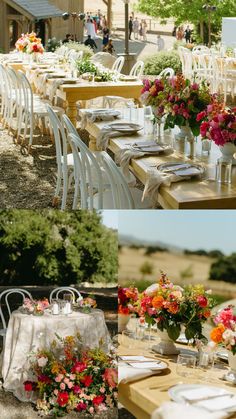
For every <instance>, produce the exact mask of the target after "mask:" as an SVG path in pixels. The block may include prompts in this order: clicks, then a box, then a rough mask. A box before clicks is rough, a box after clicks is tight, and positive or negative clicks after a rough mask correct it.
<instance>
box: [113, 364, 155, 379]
mask: <svg viewBox="0 0 236 419" xmlns="http://www.w3.org/2000/svg"><path fill="white" fill-rule="evenodd" d="M158 372H159V371H152V370H150V369H148V368H142V369H138V368H133V367H131V366H129V365H126V364H123V363H119V367H118V383H121V382H122V383H130V382H132V381H136V380H141V379H142V378H146V377H149V376H150V375H153V374H156V373H158Z"/></svg>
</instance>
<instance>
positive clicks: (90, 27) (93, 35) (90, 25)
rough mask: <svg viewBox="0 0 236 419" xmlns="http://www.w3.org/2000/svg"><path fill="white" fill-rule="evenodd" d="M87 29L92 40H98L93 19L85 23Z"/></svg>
mask: <svg viewBox="0 0 236 419" xmlns="http://www.w3.org/2000/svg"><path fill="white" fill-rule="evenodd" d="M85 29H86V31H87V35H90V36H91V38H92V39H95V38H97V35H96V31H95V26H94V23H93V21H92V19H88V20H87V22H86V23H85Z"/></svg>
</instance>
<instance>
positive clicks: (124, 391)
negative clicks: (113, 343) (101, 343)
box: [118, 338, 236, 419]
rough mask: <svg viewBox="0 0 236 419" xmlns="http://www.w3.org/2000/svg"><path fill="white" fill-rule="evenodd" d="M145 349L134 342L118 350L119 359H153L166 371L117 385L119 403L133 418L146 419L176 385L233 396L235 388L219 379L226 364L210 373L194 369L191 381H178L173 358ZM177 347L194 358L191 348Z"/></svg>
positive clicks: (224, 370) (235, 415)
mask: <svg viewBox="0 0 236 419" xmlns="http://www.w3.org/2000/svg"><path fill="white" fill-rule="evenodd" d="M157 339H158V338H157ZM120 341H121V339H120ZM146 347H147V343H143V342H140V341H135V340H134V345H133V348H132V349H130V348H127V347H125V346H124V345H122V342H121V345H120V346H119V350H118V352H119V355H144V356H148V357H154V359H160V360H162V361H164V362H166V363H167V368H166V369H165V370H163V372H162V373H161V374H158V375H153V376H151V377H148V378H145V379H140V380H136V381H134V382H132V383H127V384H123V383H121V384H119V391H118V394H119V401H120V403H122V405H123V406H124V407H125V408H126V409H127V410H129V411H130V412H131V413H132V414H133V415H134V416H135V418H137V419H150V417H151V414H152V412H153V411H154V410H155V409H157V408H158V407H160V406H161V404H162V403H163V402H165V401H170V396H169V394H168V389H169V388H170V387H172V386H174V385H177V384H179V383H180V382H181V383H184V384H185V383H186V384H203V385H211V386H217V387H222V388H225V389H226V390H227V391H230V392H233V393H235V394H236V387H235V386H233V385H231V384H230V383H228V382H226V381H223V379H222V377H223V375H224V374H225V373H226V372H227V370H228V366H227V364H225V363H223V362H220V361H216V363H215V365H214V368H213V369H212V370H210V371H207V372H206V371H202V370H200V369H198V368H196V369H195V370H193V376H192V377H188V378H186V377H181V376H178V375H177V373H176V360H177V356H175V355H173V356H172V355H169V356H162V355H158V354H156V355H153V353H152V352H150V350H148V349H146ZM178 347H179V349H180V351H181V353H192V354H193V355H196V350H194V349H193V348H191V347H188V346H186V345H178ZM189 351H190V352H189ZM206 374H207V378H206ZM232 418H233V419H236V413H235V414H233V415H232ZM170 419H171V418H170ZM199 419H200V417H199Z"/></svg>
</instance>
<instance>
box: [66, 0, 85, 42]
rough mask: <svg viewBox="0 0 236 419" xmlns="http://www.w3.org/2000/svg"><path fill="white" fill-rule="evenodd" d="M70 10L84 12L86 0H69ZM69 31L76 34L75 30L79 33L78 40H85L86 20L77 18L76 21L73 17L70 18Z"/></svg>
mask: <svg viewBox="0 0 236 419" xmlns="http://www.w3.org/2000/svg"><path fill="white" fill-rule="evenodd" d="M68 12H70V13H73V12H76V13H84V0H69V2H68ZM69 22H70V23H69V32H70V33H72V34H74V31H75V33H76V35H77V40H78V41H79V42H83V41H84V22H83V21H81V20H79V19H76V20H75V22H74V19H73V18H70V21H69Z"/></svg>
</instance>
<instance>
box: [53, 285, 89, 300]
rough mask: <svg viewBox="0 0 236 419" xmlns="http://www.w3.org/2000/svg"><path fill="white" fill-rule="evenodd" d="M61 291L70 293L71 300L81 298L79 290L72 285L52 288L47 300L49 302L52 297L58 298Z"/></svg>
mask: <svg viewBox="0 0 236 419" xmlns="http://www.w3.org/2000/svg"><path fill="white" fill-rule="evenodd" d="M62 293H64V294H71V295H72V298H73V302H75V301H78V300H82V299H83V297H82V295H81V294H80V292H79V291H78V290H77V289H76V288H74V287H58V288H55V289H54V290H52V292H51V294H50V296H49V302H50V303H51V302H52V300H53V299H58V298H59V296H60V294H62Z"/></svg>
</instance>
